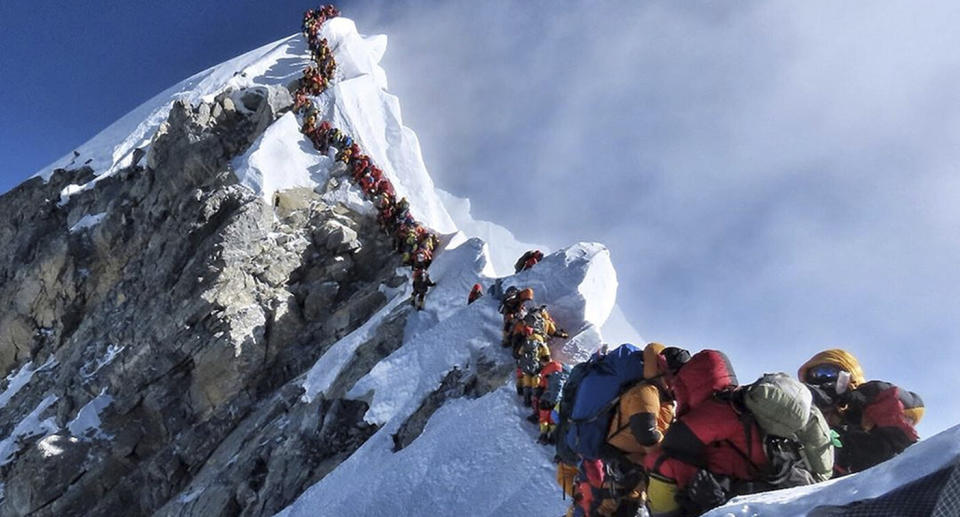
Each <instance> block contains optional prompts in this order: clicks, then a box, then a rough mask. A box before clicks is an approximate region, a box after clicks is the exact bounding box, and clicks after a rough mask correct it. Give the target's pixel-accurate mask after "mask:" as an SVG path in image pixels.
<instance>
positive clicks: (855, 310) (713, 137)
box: [349, 1, 960, 434]
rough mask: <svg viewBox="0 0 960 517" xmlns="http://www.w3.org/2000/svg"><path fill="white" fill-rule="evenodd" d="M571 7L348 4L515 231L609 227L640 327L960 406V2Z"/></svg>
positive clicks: (472, 189) (406, 91)
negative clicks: (959, 388) (857, 363)
mask: <svg viewBox="0 0 960 517" xmlns="http://www.w3.org/2000/svg"><path fill="white" fill-rule="evenodd" d="M557 5H558V4H555V3H548V2H529V3H528V2H503V1H499V2H489V3H482V4H478V3H476V2H453V3H445V4H444V5H442V6H440V5H437V6H431V7H425V6H417V5H405V6H403V5H402V6H400V7H394V8H392V9H387V10H386V11H385V12H386V13H387V14H386V15H383V16H382V17H381V18H378V19H377V18H376V17H375V16H374V14H373V13H374V11H372V10H371V11H370V12H367V13H364V12H360V13H356V17H357V18H358V19H360V20H361V24H360V26H361V27H365V28H370V29H371V30H372V29H373V28H376V30H378V31H383V32H386V33H388V34H389V35H390V38H391V42H390V47H389V49H388V51H387V55H386V58H385V60H384V66H385V68H386V69H387V72H388V74H389V76H390V79H391V88H392V89H393V90H394V92H395V93H397V94H398V95H399V97H400V98H401V99H402V101H403V104H404V113H405V115H406V118H407V121H408V124H409V125H410V126H411V127H413V128H414V129H415V130H416V131H417V132H418V134H419V136H420V138H421V142H422V145H423V147H424V156H425V159H426V161H427V163H428V165H429V167H430V169H431V171H432V174H433V175H434V177H435V179H436V181H437V183H438V184H439V185H440V186H441V187H443V188H445V189H447V190H450V191H451V192H453V193H455V194H457V195H461V196H468V197H470V198H471V201H472V203H473V206H474V210H475V211H476V212H477V215H478V216H479V217H481V218H486V219H490V220H493V221H496V222H498V223H502V224H505V225H506V226H508V227H509V228H510V229H511V230H513V231H514V232H515V233H516V234H517V236H518V237H519V238H521V239H524V240H531V241H537V242H545V243H547V244H548V245H551V246H554V247H557V246H561V245H564V244H566V243H569V242H572V241H575V240H580V239H587V240H599V241H602V242H605V243H606V244H607V245H608V246H609V247H610V249H611V253H612V255H613V260H614V262H615V265H616V266H617V269H618V274H619V276H620V279H621V282H622V283H621V288H620V297H621V299H620V303H621V304H622V306H623V307H624V309H625V311H626V313H627V315H628V317H630V318H631V319H632V322H633V323H634V325H635V326H636V327H637V328H638V329H639V330H640V331H641V332H642V333H643V334H644V335H645V336H646V337H648V338H651V339H658V340H662V341H664V342H668V343H676V344H685V345H688V346H690V347H693V348H697V347H716V348H722V349H724V350H727V351H728V352H730V354H731V356H732V358H733V359H734V362H735V365H737V366H738V367H739V369H740V373H741V377H742V379H741V380H742V381H749V380H752V379H751V377H754V376H757V375H759V374H760V373H761V372H762V371H765V370H787V371H794V370H795V368H796V366H798V365H799V363H800V362H802V361H803V360H804V359H806V358H807V357H809V356H811V355H813V353H815V352H816V351H818V350H819V349H820V348H822V347H826V346H835V345H842V346H847V347H849V348H850V349H851V350H852V351H853V352H855V353H856V354H857V355H858V356H860V357H861V360H862V362H863V363H864V367H865V369H866V371H867V374H868V376H870V377H876V378H884V379H887V380H891V381H893V382H897V383H900V384H902V385H904V386H905V387H908V388H909V389H912V390H914V391H917V392H919V393H920V394H921V395H922V396H923V397H924V398H925V400H926V401H927V404H928V406H929V410H928V412H927V419H926V421H925V422H924V424H922V425H921V431H923V432H924V433H927V434H929V433H931V432H934V431H937V430H940V429H943V428H945V427H946V426H947V425H950V424H953V423H955V422H956V421H957V419H958V418H960V404H958V403H957V402H956V400H955V398H953V397H951V396H950V393H949V392H950V391H951V389H953V387H954V386H956V382H955V381H954V379H955V376H954V371H953V370H954V366H953V365H955V364H957V362H958V360H960V352H958V351H957V347H956V343H957V342H958V341H960V330H957V328H956V325H955V322H956V321H958V320H960V303H958V302H957V299H958V295H960V293H958V291H960V273H958V270H957V268H956V264H957V263H958V262H960V241H958V240H957V238H956V236H957V234H958V232H957V230H960V209H958V208H957V207H958V206H960V205H958V201H960V180H958V179H957V178H958V177H960V176H958V175H957V172H958V171H957V168H958V166H957V164H958V163H960V145H958V144H960V141H958V140H960V104H958V103H957V102H956V100H955V99H956V84H957V83H958V79H960V66H958V65H960V54H958V53H957V52H956V51H955V49H956V48H960V32H958V31H956V30H955V27H956V26H957V22H958V21H960V16H958V15H960V6H958V4H956V3H952V2H890V3H883V4H877V3H875V2H844V3H841V4H837V3H823V2H812V3H811V2H804V3H796V2H790V3H787V2H747V3H739V4H737V5H736V7H735V8H734V9H728V8H727V7H728V5H727V4H725V5H723V6H719V7H718V6H717V5H714V4H710V5H708V4H702V3H701V4H698V5H697V7H696V8H692V7H691V8H686V7H682V6H676V5H674V4H673V3H668V2H642V3H641V2H617V3H612V2H602V3H601V2H597V3H592V4H590V5H589V6H587V5H582V4H581V5H577V6H573V7H575V9H570V8H567V9H558V8H557ZM570 6H572V4H570ZM570 6H568V7H570ZM349 14H350V15H352V16H353V15H354V13H352V12H351V13H349ZM365 16H367V17H368V18H369V19H368V20H364V17H365Z"/></svg>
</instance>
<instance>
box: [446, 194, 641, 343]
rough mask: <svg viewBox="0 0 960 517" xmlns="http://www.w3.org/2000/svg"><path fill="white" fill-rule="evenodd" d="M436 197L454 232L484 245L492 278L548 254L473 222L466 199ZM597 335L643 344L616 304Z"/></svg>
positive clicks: (542, 248) (505, 232)
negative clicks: (529, 255) (532, 255)
mask: <svg viewBox="0 0 960 517" xmlns="http://www.w3.org/2000/svg"><path fill="white" fill-rule="evenodd" d="M437 195H438V196H439V197H440V200H441V201H443V204H444V206H445V207H446V208H447V212H448V213H449V214H450V217H452V218H453V222H454V224H456V225H457V229H459V230H460V231H461V232H463V233H464V234H466V235H467V236H469V237H477V238H479V239H481V240H483V241H484V242H486V243H487V245H488V246H489V255H490V263H491V267H492V268H493V269H494V270H495V271H496V275H498V276H506V275H511V274H513V265H514V264H515V263H516V261H517V259H518V258H519V257H520V256H521V255H523V254H524V252H526V251H528V250H533V249H538V250H540V251H542V252H544V253H549V252H550V248H549V247H547V246H544V245H542V244H530V243H524V242H520V241H519V240H517V238H516V237H515V236H514V235H513V232H511V231H510V230H508V229H506V228H504V227H503V226H500V225H498V224H496V223H491V222H489V221H481V220H477V219H474V218H473V215H472V214H471V213H470V200H469V199H465V198H461V197H457V196H455V195H453V194H450V193H449V192H446V191H444V190H442V189H437ZM601 334H602V335H603V337H602V340H603V341H604V342H606V343H610V344H620V343H634V344H640V343H645V342H646V341H645V340H644V339H643V338H642V337H641V336H640V332H638V331H637V329H636V328H635V327H634V326H633V324H631V323H630V321H629V320H628V319H627V316H626V315H625V314H624V313H623V311H622V310H621V309H620V307H619V306H618V305H614V307H613V310H612V311H611V313H610V316H609V317H608V318H607V320H606V323H604V324H603V327H602V328H601ZM584 359H585V357H584Z"/></svg>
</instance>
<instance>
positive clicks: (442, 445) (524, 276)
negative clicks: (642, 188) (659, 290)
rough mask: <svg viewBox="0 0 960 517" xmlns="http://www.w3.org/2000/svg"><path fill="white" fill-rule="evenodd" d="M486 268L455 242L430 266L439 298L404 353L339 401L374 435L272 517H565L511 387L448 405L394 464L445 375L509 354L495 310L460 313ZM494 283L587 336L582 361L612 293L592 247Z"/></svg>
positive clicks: (315, 380) (310, 383)
mask: <svg viewBox="0 0 960 517" xmlns="http://www.w3.org/2000/svg"><path fill="white" fill-rule="evenodd" d="M487 261H488V256H487V251H486V246H485V245H484V243H483V242H482V241H480V240H479V239H468V240H465V241H462V242H461V244H459V245H458V246H456V247H454V248H452V249H447V250H445V251H444V252H443V253H442V254H440V255H439V256H438V258H437V260H436V261H435V262H434V265H433V266H432V267H431V274H432V277H433V279H434V280H435V281H436V282H437V287H436V288H435V290H433V291H432V292H431V293H430V295H429V297H428V298H427V300H428V302H427V306H426V309H425V310H424V311H422V312H419V313H416V314H414V315H413V316H412V317H411V318H410V319H409V320H408V322H407V327H406V329H405V332H404V339H403V345H402V346H401V347H400V348H399V349H398V350H396V351H395V352H394V353H393V354H391V355H390V356H388V357H387V358H386V359H384V360H382V361H380V362H379V363H378V364H377V365H376V366H375V367H374V368H373V369H372V370H371V371H370V373H369V374H367V375H366V376H365V377H363V378H361V379H360V380H359V381H357V382H356V384H355V385H354V386H353V387H352V388H351V389H349V390H348V392H347V397H348V398H355V399H362V400H366V401H368V402H369V405H370V407H369V410H368V411H367V413H366V415H365V417H364V418H365V419H366V420H367V421H368V422H370V423H375V424H378V425H381V426H382V427H381V428H380V429H379V430H378V431H377V433H376V434H374V436H373V437H372V438H370V439H369V440H368V441H367V442H366V443H365V444H364V445H363V446H361V447H360V449H359V450H357V451H356V452H355V453H354V454H353V455H352V456H351V457H350V458H348V459H347V460H346V461H345V462H344V463H342V464H341V465H340V466H339V467H337V468H336V469H335V470H334V471H333V472H332V473H330V474H329V475H327V477H326V478H324V479H323V480H322V481H321V482H320V483H317V484H316V485H314V486H313V487H312V488H310V489H309V490H307V492H305V493H304V494H303V495H302V496H301V497H300V498H299V499H298V500H297V501H296V502H295V503H294V504H293V505H291V506H290V507H289V508H287V509H286V510H285V511H284V512H282V514H281V515H288V516H298V515H303V516H306V515H318V514H321V515H343V516H350V515H397V514H402V515H431V514H433V515H437V514H442V515H505V513H504V512H508V513H511V514H512V513H513V512H516V511H522V512H525V513H527V514H529V515H542V514H547V515H550V514H560V513H562V512H563V511H564V502H563V501H562V499H561V498H560V497H559V490H558V488H557V485H556V483H555V482H554V481H553V476H554V470H553V464H552V457H553V451H552V449H551V448H546V447H543V446H540V445H537V444H536V432H535V427H534V426H533V425H531V424H529V423H527V422H526V421H524V420H523V417H524V416H525V415H526V413H527V411H529V410H527V409H525V408H522V406H521V405H520V404H518V402H517V397H516V394H515V393H514V392H513V389H512V387H511V386H505V387H503V388H501V389H498V390H494V391H492V392H490V393H488V394H486V395H484V396H482V397H480V398H478V399H475V400H470V399H456V400H452V401H449V402H447V403H446V404H445V405H444V406H443V407H441V408H440V409H439V410H438V411H437V412H436V413H434V415H433V416H432V417H431V419H430V421H429V422H428V423H427V426H426V428H425V429H424V432H423V434H422V435H421V436H420V437H419V438H417V439H416V440H415V441H414V442H413V443H412V444H411V445H410V446H409V447H407V448H405V449H403V450H401V451H399V452H396V453H394V452H393V446H394V442H393V434H394V433H396V432H397V430H398V429H399V427H400V426H401V425H402V423H403V421H404V420H405V419H406V418H407V417H408V416H409V415H410V414H412V413H413V412H414V411H415V410H416V409H417V408H418V406H419V405H420V403H421V402H422V401H423V399H424V398H425V397H426V396H427V395H428V394H429V393H430V392H432V391H433V390H434V389H436V388H437V387H438V386H439V385H440V383H441V381H442V380H443V378H444V376H445V375H446V374H447V373H448V372H449V371H450V370H451V369H453V368H454V367H457V368H460V369H461V370H464V371H471V370H472V369H474V368H475V365H476V364H477V362H478V360H486V361H490V360H498V361H509V352H508V351H507V350H505V349H503V348H501V347H500V345H499V342H500V330H499V329H500V322H501V319H500V314H499V313H498V312H497V310H496V309H497V304H498V302H497V300H495V299H493V298H491V297H484V298H481V299H480V300H478V301H477V302H476V303H473V304H471V305H466V300H465V294H466V292H467V291H468V290H469V286H470V285H472V284H473V283H474V282H481V283H483V284H486V285H489V284H490V283H492V282H493V278H491V277H490V276H488V275H487V274H486V273H485V272H489V268H488V267H487V266H488V265H487ZM503 283H504V285H511V284H514V283H517V284H524V285H536V286H537V287H536V290H537V295H538V300H540V301H542V302H543V303H547V304H549V305H550V307H551V308H552V309H553V312H554V314H555V315H556V317H557V320H558V322H559V323H560V324H561V325H563V326H566V327H567V328H569V329H572V330H577V329H584V330H585V332H584V333H583V334H582V335H580V336H578V337H579V340H577V341H578V342H579V344H580V346H581V347H582V348H583V350H584V352H586V351H589V350H593V349H594V348H596V346H598V345H599V343H600V341H599V336H598V335H597V333H596V332H595V331H594V329H595V326H596V325H602V324H603V322H604V320H605V318H606V314H605V313H604V309H605V308H608V306H609V303H606V302H605V301H604V300H605V299H607V298H609V297H610V296H611V294H612V293H613V292H615V289H616V275H615V272H614V271H613V267H612V265H610V261H609V253H608V252H607V250H606V249H605V248H603V247H602V246H600V245H598V244H583V243H581V244H577V245H574V246H571V247H570V248H567V249H564V250H560V251H558V252H556V253H554V254H552V255H549V256H548V257H546V258H545V260H544V261H543V262H542V263H541V264H540V265H538V266H537V267H536V268H534V269H532V270H530V271H527V272H524V273H521V274H520V275H516V276H513V277H508V278H506V279H505V281H504V282H503ZM407 296H408V292H406V291H405V292H403V293H399V294H397V295H396V296H395V298H394V299H393V300H392V301H391V302H390V303H389V304H388V306H387V308H386V309H384V310H383V311H381V312H380V313H379V314H378V315H377V316H375V317H374V318H373V319H372V320H370V321H369V322H368V323H367V324H366V325H364V327H361V328H359V329H357V330H356V331H355V332H354V333H353V334H351V335H348V336H346V337H344V338H343V339H342V340H341V341H339V342H338V343H336V344H334V346H333V347H332V348H331V349H330V351H328V352H327V353H326V354H325V355H324V357H322V358H321V359H320V360H319V361H318V362H317V363H316V365H315V366H314V368H313V369H312V370H311V371H310V372H309V373H308V374H307V375H306V378H305V381H304V388H305V389H306V395H305V396H307V397H314V396H318V395H321V394H322V393H323V392H324V390H325V389H326V388H327V387H329V383H330V381H331V380H332V379H334V378H336V376H337V374H338V373H339V368H341V367H342V366H343V365H344V364H345V361H344V360H343V358H344V357H348V356H349V355H348V354H349V353H350V350H351V348H354V347H356V346H357V345H358V344H359V343H361V342H362V340H363V337H364V336H365V335H367V334H368V333H369V332H370V327H371V326H375V325H377V323H378V321H377V320H378V319H382V318H384V317H385V316H386V314H387V313H388V312H389V309H390V308H391V307H392V306H393V305H394V304H396V303H400V302H405V301H406V299H407ZM398 300H399V301H398ZM606 312H607V313H609V310H607V311H606ZM517 458H523V461H517ZM359 480H363V481H362V482H358V481H359ZM372 487H376V489H373V490H372ZM507 509H509V511H508V510H507ZM438 512H439V513H438Z"/></svg>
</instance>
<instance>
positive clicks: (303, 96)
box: [293, 88, 312, 133]
mask: <svg viewBox="0 0 960 517" xmlns="http://www.w3.org/2000/svg"><path fill="white" fill-rule="evenodd" d="M294 99H295V102H294V103H293V111H294V112H299V111H300V110H301V109H303V108H305V107H308V106H310V99H309V98H308V97H307V93H306V92H305V91H304V90H303V89H302V88H298V89H297V91H296V93H295V94H294ZM306 127H307V126H306V123H304V128H306ZM311 129H312V127H311ZM303 132H304V133H309V132H310V131H307V130H306V129H304V131H303Z"/></svg>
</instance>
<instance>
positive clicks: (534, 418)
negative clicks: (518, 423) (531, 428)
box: [527, 413, 540, 424]
mask: <svg viewBox="0 0 960 517" xmlns="http://www.w3.org/2000/svg"><path fill="white" fill-rule="evenodd" d="M539 421H540V415H538V414H536V413H534V414H532V415H527V422H530V423H531V424H536V423H538V422H539Z"/></svg>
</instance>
